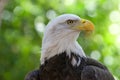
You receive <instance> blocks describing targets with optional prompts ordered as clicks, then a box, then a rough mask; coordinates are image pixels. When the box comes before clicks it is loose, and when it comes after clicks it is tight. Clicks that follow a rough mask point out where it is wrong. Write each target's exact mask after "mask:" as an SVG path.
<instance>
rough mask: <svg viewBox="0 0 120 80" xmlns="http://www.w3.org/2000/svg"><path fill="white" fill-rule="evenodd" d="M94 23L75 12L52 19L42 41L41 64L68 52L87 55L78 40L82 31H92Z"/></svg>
mask: <svg viewBox="0 0 120 80" xmlns="http://www.w3.org/2000/svg"><path fill="white" fill-rule="evenodd" d="M92 30H94V25H93V23H92V22H90V21H89V20H86V19H82V18H80V17H79V16H77V15H74V14H63V15H60V16H58V17H56V18H55V19H53V20H51V21H50V22H49V23H48V25H47V26H46V29H45V32H44V37H43V41H42V52H41V64H44V62H45V60H47V59H49V58H51V57H53V56H55V55H59V54H61V53H63V52H66V53H67V55H68V56H70V53H71V52H73V53H75V54H77V55H80V56H85V54H84V52H83V50H82V48H81V47H80V45H79V44H78V42H77V41H76V40H77V38H78V36H79V34H80V32H81V31H92ZM74 64H75V63H74V61H73V65H74Z"/></svg>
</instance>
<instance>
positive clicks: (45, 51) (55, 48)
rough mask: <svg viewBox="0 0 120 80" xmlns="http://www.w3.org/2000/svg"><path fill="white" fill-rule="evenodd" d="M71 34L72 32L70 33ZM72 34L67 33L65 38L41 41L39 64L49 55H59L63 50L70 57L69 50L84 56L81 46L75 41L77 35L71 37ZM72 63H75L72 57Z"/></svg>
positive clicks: (48, 57) (49, 56)
mask: <svg viewBox="0 0 120 80" xmlns="http://www.w3.org/2000/svg"><path fill="white" fill-rule="evenodd" d="M72 34H73V33H72ZM71 36H72V35H70V36H69V35H67V37H65V38H61V37H59V38H54V39H52V40H51V39H49V41H45V42H44V41H43V44H42V53H41V64H44V62H45V60H48V59H50V58H51V57H53V56H55V55H59V54H61V53H63V52H66V54H67V55H68V56H69V57H71V52H73V53H74V54H76V55H79V56H80V57H85V54H84V51H83V50H82V48H81V46H80V45H79V44H78V42H77V41H76V39H77V37H78V36H76V38H75V37H71ZM71 63H72V64H73V65H75V64H77V63H75V61H74V59H73V61H72V62H71Z"/></svg>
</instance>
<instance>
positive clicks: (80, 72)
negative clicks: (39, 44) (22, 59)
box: [25, 52, 114, 80]
mask: <svg viewBox="0 0 120 80" xmlns="http://www.w3.org/2000/svg"><path fill="white" fill-rule="evenodd" d="M72 57H74V58H75V59H76V60H77V61H78V57H80V56H78V55H75V54H74V53H71V57H70V58H69V57H68V56H66V53H65V52H64V53H62V54H60V55H56V56H54V57H52V58H50V59H49V60H46V61H45V64H43V65H41V66H40V69H39V70H37V71H34V72H31V73H29V74H28V75H27V76H26V79H25V80H114V78H113V76H112V75H111V73H110V72H109V71H108V69H107V68H106V67H105V66H104V65H102V64H101V63H99V62H97V61H95V60H93V59H90V58H86V57H81V63H80V65H79V66H73V65H72V64H71V60H72Z"/></svg>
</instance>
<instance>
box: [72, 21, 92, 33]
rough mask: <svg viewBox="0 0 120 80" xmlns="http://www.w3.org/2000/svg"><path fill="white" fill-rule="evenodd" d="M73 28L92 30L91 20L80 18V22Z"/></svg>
mask: <svg viewBox="0 0 120 80" xmlns="http://www.w3.org/2000/svg"><path fill="white" fill-rule="evenodd" d="M73 29H75V30H79V31H93V30H94V25H93V23H92V22H91V21H89V20H85V19H82V20H81V21H80V24H79V25H78V26H75V27H73Z"/></svg>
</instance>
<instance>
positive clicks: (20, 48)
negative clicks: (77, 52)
mask: <svg viewBox="0 0 120 80" xmlns="http://www.w3.org/2000/svg"><path fill="white" fill-rule="evenodd" d="M119 3H120V1H119V0H9V1H8V2H7V4H6V6H5V8H4V10H3V12H2V16H1V21H2V22H1V24H0V78H1V79H0V80H23V79H24V77H25V75H26V74H27V73H28V72H29V71H31V70H34V69H37V68H39V65H40V61H39V58H40V51H41V42H42V37H43V31H44V28H45V25H46V24H47V23H48V21H49V20H51V19H52V18H54V17H56V16H58V15H61V14H64V13H73V14H76V15H79V16H80V17H81V18H85V19H89V20H91V21H92V22H93V23H94V25H95V31H94V34H93V35H92V37H91V38H90V39H88V38H86V37H84V36H83V35H84V34H80V37H79V39H78V42H79V43H80V45H81V46H82V47H83V49H84V51H85V53H86V54H87V55H88V56H90V57H92V58H94V59H97V60H99V61H100V62H102V63H103V64H105V65H106V66H107V67H108V68H109V70H110V71H111V72H112V74H113V75H114V77H115V78H116V80H119V79H120V4H119Z"/></svg>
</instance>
